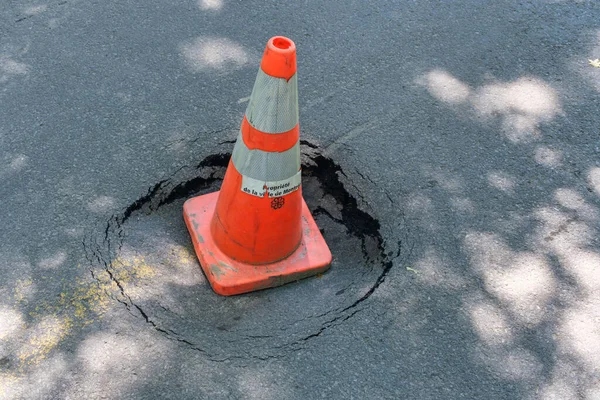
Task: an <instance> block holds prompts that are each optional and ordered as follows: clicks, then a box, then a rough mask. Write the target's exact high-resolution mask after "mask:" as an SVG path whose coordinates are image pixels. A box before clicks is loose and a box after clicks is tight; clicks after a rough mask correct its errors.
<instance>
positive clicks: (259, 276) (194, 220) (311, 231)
mask: <svg viewBox="0 0 600 400" xmlns="http://www.w3.org/2000/svg"><path fill="white" fill-rule="evenodd" d="M218 197H219V192H214V193H209V194H206V195H203V196H198V197H193V198H191V199H189V200H187V201H186V202H185V204H184V205H183V218H184V220H185V224H186V225H187V228H188V231H189V232H190V236H191V238H192V242H193V243H194V249H195V250H196V255H197V256H198V260H199V261H200V265H201V266H202V269H203V270H204V274H205V275H206V277H207V278H208V280H209V282H210V284H211V286H212V288H213V290H214V291H215V292H216V293H218V294H220V295H223V296H231V295H234V294H241V293H247V292H252V291H255V290H261V289H266V288H270V287H275V286H280V285H283V284H285V283H288V282H292V281H297V280H299V279H303V278H307V277H309V276H312V275H316V274H319V273H322V272H324V271H327V269H328V268H329V265H330V264H331V252H330V251H329V247H327V243H325V240H324V239H323V235H321V232H320V231H319V227H318V226H317V224H316V223H315V220H314V219H313V217H312V215H311V214H310V211H309V210H308V207H307V206H306V203H305V202H304V199H303V200H302V241H301V242H300V246H298V248H297V249H296V251H295V252H293V253H292V254H291V255H290V256H288V257H287V258H285V259H283V260H281V261H278V262H275V263H272V264H261V265H252V264H245V263H241V262H239V261H235V260H233V259H232V258H230V257H228V256H226V255H225V254H223V252H222V251H221V250H220V249H219V247H218V246H217V245H216V243H215V242H214V241H213V240H212V236H211V234H210V221H211V219H212V217H213V213H214V210H215V205H216V203H217V199H218Z"/></svg>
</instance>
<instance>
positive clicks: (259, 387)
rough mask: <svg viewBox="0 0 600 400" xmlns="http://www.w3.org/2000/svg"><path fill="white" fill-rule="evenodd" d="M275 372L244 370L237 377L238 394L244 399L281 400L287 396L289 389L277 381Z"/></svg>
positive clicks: (283, 382)
mask: <svg viewBox="0 0 600 400" xmlns="http://www.w3.org/2000/svg"><path fill="white" fill-rule="evenodd" d="M277 375H278V374H277V372H276V371H259V370H257V369H256V368H253V369H248V368H246V369H245V370H244V371H243V372H242V373H241V374H239V375H238V376H237V385H238V388H239V392H240V393H243V394H244V397H245V398H248V399H253V400H254V399H256V400H270V399H283V398H285V397H288V396H289V393H290V388H289V387H286V386H287V385H286V384H285V381H281V380H279V379H277Z"/></svg>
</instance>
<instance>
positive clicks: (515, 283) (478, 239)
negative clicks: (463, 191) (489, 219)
mask: <svg viewBox="0 0 600 400" xmlns="http://www.w3.org/2000/svg"><path fill="white" fill-rule="evenodd" d="M465 245H466V248H467V251H468V253H469V255H470V257H471V260H472V264H473V267H474V269H475V270H476V272H477V273H478V274H479V275H480V276H481V277H482V278H483V281H484V284H485V288H486V290H487V291H488V292H489V293H490V294H492V295H494V297H495V298H497V299H498V300H500V301H501V302H502V303H503V304H504V305H506V306H507V307H508V309H509V310H510V312H511V315H512V316H514V317H517V318H518V320H519V321H520V322H522V323H526V324H528V325H536V324H539V323H540V322H542V321H543V319H544V317H545V315H546V306H547V305H548V303H549V301H550V300H551V299H552V296H553V295H554V294H555V291H556V280H555V277H554V274H553V273H552V271H551V269H550V267H549V265H548V262H547V260H546V258H545V257H544V256H543V255H541V254H537V253H533V252H515V251H513V250H512V249H511V248H510V247H509V246H508V245H507V244H506V243H505V242H504V240H503V239H502V238H501V237H499V236H498V235H495V234H491V233H479V232H472V233H469V234H467V236H466V238H465Z"/></svg>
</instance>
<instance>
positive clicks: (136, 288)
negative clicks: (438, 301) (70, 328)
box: [84, 141, 406, 361]
mask: <svg viewBox="0 0 600 400" xmlns="http://www.w3.org/2000/svg"><path fill="white" fill-rule="evenodd" d="M301 144H302V154H303V162H302V173H303V178H302V192H303V196H304V199H305V200H306V203H307V204H308V207H309V208H310V210H311V212H312V213H313V216H314V218H315V221H316V222H317V224H318V226H319V228H320V230H321V232H322V233H323V236H324V237H325V240H326V242H327V244H328V246H329V248H330V249H331V252H332V254H333V263H332V265H331V268H330V269H329V271H327V272H326V273H324V274H322V275H318V276H316V277H312V278H308V279H304V280H302V281H299V282H295V283H291V284H287V285H284V286H281V287H278V288H273V289H268V290H263V291H259V292H253V293H248V294H244V295H239V296H233V297H222V296H219V295H217V294H215V293H214V292H213V291H212V289H211V288H210V285H209V283H208V281H207V280H206V278H205V277H204V275H203V272H202V270H201V268H200V266H199V264H198V261H197V259H196V256H195V254H194V250H193V247H192V244H191V240H190V238H189V234H188V231H187V229H186V227H185V223H184V221H183V218H182V205H183V202H184V201H185V200H187V199H188V198H190V197H193V196H197V195H200V194H204V193H209V192H212V191H216V190H218V189H219V187H220V184H221V180H222V178H223V176H224V174H225V170H226V167H227V163H228V161H229V158H230V154H228V153H225V152H223V153H218V154H213V155H210V156H208V157H206V158H205V159H204V160H203V161H202V162H201V163H200V164H199V165H198V166H196V167H195V168H190V169H189V171H187V172H186V173H182V174H178V173H176V174H174V175H173V177H171V178H169V179H166V180H163V181H161V182H159V183H157V184H156V185H154V186H153V187H151V188H150V189H149V191H148V193H147V194H146V195H144V196H142V197H141V198H139V199H138V200H136V201H135V202H134V203H132V204H131V205H130V206H129V207H127V208H126V209H125V210H124V211H123V212H121V213H120V214H117V215H113V216H112V217H111V218H110V219H109V220H108V221H107V222H106V223H104V224H103V226H102V227H101V228H99V229H98V230H96V231H94V232H92V234H91V235H90V236H89V237H88V238H87V239H86V241H85V243H84V244H85V249H86V253H87V256H88V259H89V260H90V262H91V264H92V265H91V267H92V273H93V275H94V276H95V277H96V278H99V276H98V274H101V273H102V274H105V275H107V276H108V279H110V280H111V281H112V282H113V283H114V284H115V286H116V287H117V290H116V293H114V297H115V299H116V300H118V301H119V302H120V303H122V304H123V306H125V307H127V308H128V309H129V310H130V311H131V312H132V313H135V314H137V315H140V316H141V317H142V318H143V319H144V320H145V322H146V323H148V324H149V325H151V326H152V328H153V329H156V330H157V331H159V332H161V333H162V334H164V335H165V336H167V337H168V338H170V339H172V340H176V341H179V342H181V343H182V344H183V345H186V346H189V347H190V348H192V349H194V350H197V351H199V352H202V353H204V354H205V355H206V356H207V357H209V358H210V359H212V360H215V361H225V360H235V359H243V358H259V359H267V358H270V357H284V356H286V355H287V354H289V353H290V352H291V351H295V350H298V349H301V348H303V347H305V346H306V345H307V343H308V341H309V340H311V339H312V338H315V337H317V336H319V335H321V334H322V333H323V332H324V331H326V330H327V329H334V328H335V327H336V326H338V325H341V324H343V323H345V321H347V320H348V319H350V318H352V317H353V316H354V315H355V314H356V313H357V312H359V311H361V310H362V309H363V307H364V306H365V304H366V303H364V302H365V300H367V299H368V298H369V297H370V296H371V295H372V294H373V293H374V292H375V290H377V288H378V287H379V286H380V284H381V283H382V282H383V281H384V280H385V278H386V276H387V274H388V272H389V271H390V269H391V268H392V266H393V265H394V259H396V258H397V257H399V256H400V255H402V252H403V251H404V248H405V247H406V246H405V245H404V244H403V243H402V241H400V240H393V242H392V241H388V242H386V241H385V240H384V236H383V234H382V227H381V224H380V222H379V221H378V220H377V219H376V218H375V217H373V216H372V215H371V214H370V213H368V212H366V211H364V210H363V209H362V208H361V206H360V204H362V203H363V201H364V200H357V197H355V196H354V195H353V194H351V192H350V191H348V189H347V187H346V186H347V184H345V182H344V180H345V173H344V171H343V170H342V168H341V167H340V166H339V165H338V164H336V163H335V162H334V161H333V160H331V159H330V158H328V157H326V156H325V155H323V154H322V153H321V152H320V150H319V148H318V147H317V146H316V145H313V144H311V143H309V142H305V141H302V142H301ZM229 146H231V145H230V144H229ZM186 176H187V178H186ZM355 192H356V193H358V192H357V191H355ZM358 196H359V197H360V194H359V193H358Z"/></svg>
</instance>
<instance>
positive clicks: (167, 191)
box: [83, 140, 403, 362]
mask: <svg viewBox="0 0 600 400" xmlns="http://www.w3.org/2000/svg"><path fill="white" fill-rule="evenodd" d="M234 142H235V141H226V142H223V143H227V144H230V143H234ZM301 144H302V145H304V146H306V147H309V148H310V149H314V150H317V149H319V147H318V146H317V145H315V144H312V143H310V142H308V141H305V140H302V141H301ZM306 156H307V157H308V160H309V161H310V162H309V163H303V166H302V171H303V174H304V175H305V176H310V177H314V178H316V179H317V181H318V182H319V183H320V185H321V190H322V191H323V193H324V195H323V196H325V195H331V196H332V197H333V198H334V199H335V200H336V201H337V203H338V204H339V205H341V210H340V214H341V218H336V217H334V216H333V215H332V214H331V213H330V212H329V211H328V210H326V209H325V208H324V207H322V206H317V207H316V208H315V209H314V210H313V211H312V212H313V215H319V214H324V215H326V216H327V217H329V218H331V220H332V221H335V222H337V223H339V224H342V225H344V226H345V227H346V229H347V231H348V233H349V234H350V235H353V236H355V237H357V238H359V239H360V240H361V251H362V254H363V256H364V258H365V260H366V261H373V262H375V263H377V264H379V265H380V266H381V268H382V270H381V272H380V273H379V275H378V276H377V278H376V280H375V282H374V283H373V284H372V285H371V287H370V288H369V289H368V290H367V291H366V292H365V293H364V294H363V295H362V296H361V297H359V298H358V299H356V300H355V301H354V302H353V303H351V304H350V305H347V306H346V307H343V308H341V307H338V308H337V309H334V310H328V311H326V312H324V313H321V314H318V315H315V316H310V318H313V317H314V318H322V317H324V316H326V315H328V314H331V313H332V312H334V313H335V314H337V315H335V316H333V317H332V318H329V319H328V320H326V321H324V322H321V323H320V327H319V328H318V329H317V330H315V331H314V332H312V333H309V334H307V335H304V336H303V337H301V338H299V339H296V340H294V341H291V342H287V343H283V344H281V345H278V346H271V349H272V350H281V349H284V348H287V349H288V350H290V351H297V350H300V349H302V348H303V346H304V345H305V344H306V343H307V342H309V341H310V340H312V339H315V338H317V337H320V336H321V335H322V334H323V333H324V332H326V331H327V330H328V329H330V328H333V327H336V326H338V325H340V324H342V323H344V322H345V321H347V320H349V319H350V318H352V317H353V316H354V315H356V314H357V313H359V312H360V311H362V310H364V307H359V306H360V305H361V304H362V303H364V302H365V301H366V300H368V299H369V298H370V297H371V295H372V294H373V293H375V291H376V290H377V289H378V288H379V287H380V285H381V284H382V283H383V282H384V281H385V279H386V277H387V276H388V274H389V272H390V271H391V269H392V268H393V266H394V260H395V259H396V258H398V257H399V256H400V255H401V254H402V247H403V243H402V241H401V240H398V242H397V250H396V252H395V254H394V252H387V253H386V243H385V240H384V239H383V237H382V234H381V225H380V223H379V221H378V220H377V219H375V218H374V217H373V216H371V215H370V214H369V213H367V212H365V211H363V210H361V209H360V208H359V206H358V204H357V200H356V198H355V197H354V196H353V195H351V194H350V193H349V192H348V191H347V189H346V188H345V185H344V183H343V182H342V181H341V180H340V176H343V177H345V178H347V176H346V174H345V173H344V171H343V170H342V168H341V167H340V165H338V164H337V163H335V162H334V161H333V160H331V159H330V158H328V157H325V156H323V155H322V154H320V153H318V152H316V151H315V152H314V154H309V155H306ZM229 159H230V153H217V154H212V155H209V156H208V157H206V158H205V159H203V160H202V161H201V162H200V163H199V164H198V165H197V166H196V167H195V169H196V171H200V172H201V174H200V176H196V177H194V178H191V179H188V180H186V181H183V182H180V183H178V184H175V185H174V186H172V187H171V180H172V179H173V178H174V177H175V175H176V174H177V172H179V171H180V170H181V169H183V168H185V167H182V168H180V169H179V170H177V171H176V172H175V173H174V174H172V175H171V176H170V177H169V178H167V179H163V180H161V181H159V182H158V183H156V184H155V185H153V186H151V187H149V188H148V191H147V193H146V194H144V195H143V196H141V197H140V198H138V199H137V200H136V201H134V202H133V203H131V204H130V205H129V206H128V207H126V208H125V209H124V210H123V211H122V212H121V213H120V214H116V215H113V216H112V217H111V218H109V220H108V221H107V222H106V227H105V229H104V232H103V233H104V238H103V239H104V240H103V242H104V244H105V246H106V247H107V252H108V254H107V255H106V256H105V255H103V254H102V251H100V249H99V247H98V246H97V243H96V242H95V240H93V241H92V243H94V244H95V247H96V248H95V249H94V248H91V246H90V245H89V244H88V245H86V243H85V241H84V243H83V246H84V250H85V252H86V258H87V259H88V262H89V263H90V272H91V274H92V277H93V279H95V280H97V281H99V279H98V277H97V276H96V273H95V272H94V269H93V265H94V263H95V262H98V263H100V264H101V265H102V267H103V270H104V272H105V273H106V274H107V276H108V277H109V279H110V280H111V281H112V282H114V284H115V285H116V286H117V288H118V289H119V294H120V296H117V297H115V296H112V297H113V298H114V299H115V300H117V301H118V302H119V303H121V304H123V305H124V306H125V307H126V308H127V310H128V311H129V312H130V313H132V314H133V315H135V314H134V313H133V312H132V309H135V310H137V314H139V316H141V318H142V319H143V320H144V321H145V323H146V324H148V325H149V326H150V327H152V328H153V329H154V330H155V331H157V332H159V333H160V334H161V335H163V336H165V337H167V338H168V339H170V340H173V341H176V342H178V343H180V344H182V345H185V346H187V347H189V348H190V349H193V350H195V351H198V352H200V353H202V354H203V355H204V356H206V357H208V358H209V359H210V360H211V361H215V362H224V361H228V360H233V359H247V358H252V359H258V360H268V359H274V358H282V357H285V356H286V354H280V355H277V354H261V355H256V354H251V353H249V352H245V354H244V355H230V356H228V357H217V356H216V355H214V354H211V353H209V352H207V351H206V350H205V349H203V348H201V347H200V346H198V345H197V344H195V343H193V342H191V341H189V340H187V339H185V338H183V337H182V336H181V335H180V334H179V333H177V332H175V331H174V330H172V329H168V328H163V327H161V326H160V325H159V324H157V323H156V322H155V321H154V320H153V319H152V318H151V317H150V315H149V314H148V313H147V312H146V311H145V310H144V309H143V308H142V307H141V306H140V305H139V304H136V303H135V302H134V301H133V300H132V298H131V297H130V296H129V295H128V294H127V291H126V290H125V287H124V286H123V284H122V283H121V282H120V281H119V279H118V277H117V276H116V275H115V274H114V273H113V271H112V270H111V269H112V265H113V259H112V257H111V254H112V250H113V243H112V240H111V238H110V233H111V231H112V232H114V233H116V236H117V237H116V239H117V241H118V250H120V249H121V247H122V243H123V240H124V237H125V236H124V232H123V224H124V223H125V222H126V221H127V220H128V219H129V218H130V217H131V215H132V214H133V213H135V212H136V211H141V210H146V212H147V213H151V212H153V211H156V210H157V209H158V208H160V207H161V206H163V205H166V204H170V203H172V202H174V201H176V200H179V199H182V198H187V197H189V196H191V195H194V194H196V193H197V192H198V191H200V190H202V189H205V188H208V187H209V186H210V185H211V184H213V183H214V182H215V181H218V180H221V179H222V176H223V174H224V170H225V168H226V167H227V165H228V164H229ZM203 172H204V174H203ZM206 172H208V174H206ZM357 172H358V171H357ZM203 175H204V176H203ZM358 175H360V176H361V178H362V179H363V180H367V181H370V182H373V181H372V180H371V179H370V178H369V179H367V178H365V176H364V175H363V174H362V173H360V172H358ZM353 186H354V185H353ZM354 189H355V190H356V191H357V192H358V193H359V189H358V187H356V186H354ZM359 195H360V197H361V200H362V202H363V204H365V205H367V206H369V207H370V205H369V204H368V202H367V201H366V200H365V199H364V197H362V195H361V194H360V193H359ZM386 195H387V196H388V199H389V200H390V201H391V202H392V203H393V200H392V199H391V198H390V196H389V195H388V194H387V192H386ZM369 239H370V240H372V241H374V251H373V250H371V251H370V250H369V248H368V245H367V242H368V240H369ZM373 252H375V253H376V254H373ZM90 254H91V255H90ZM94 260H95V261H94ZM346 289H347V288H346ZM346 289H344V290H342V292H343V291H345V290H346ZM118 297H122V299H121V298H118ZM307 318H309V317H306V318H303V320H304V319H307ZM232 332H235V331H232ZM241 337H243V338H245V339H246V340H249V341H251V340H254V339H257V338H262V339H264V338H269V337H270V336H269V335H242V336H241Z"/></svg>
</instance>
